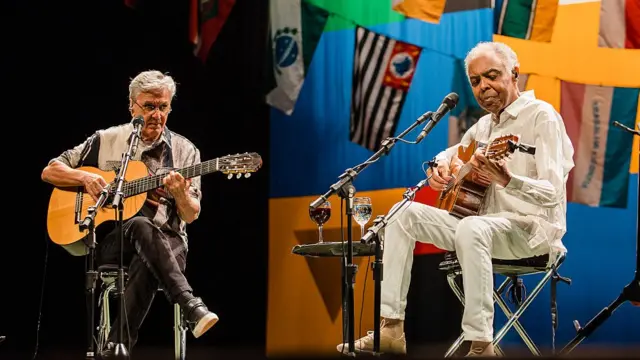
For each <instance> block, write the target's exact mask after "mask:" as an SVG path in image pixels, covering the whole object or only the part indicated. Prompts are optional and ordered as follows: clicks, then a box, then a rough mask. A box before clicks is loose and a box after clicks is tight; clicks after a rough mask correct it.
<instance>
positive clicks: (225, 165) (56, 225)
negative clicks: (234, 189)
mask: <svg viewBox="0 0 640 360" xmlns="http://www.w3.org/2000/svg"><path fill="white" fill-rule="evenodd" d="M261 166H262V158H261V157H260V155H258V154H257V153H244V154H236V155H227V156H222V157H219V158H215V159H212V160H208V161H204V162H201V163H199V164H194V165H191V166H187V167H184V168H182V169H177V170H175V171H176V172H178V173H180V174H181V175H182V176H183V177H184V178H185V179H189V178H193V177H197V176H202V175H206V174H210V173H214V172H221V173H223V174H227V175H228V177H229V179H231V178H233V177H234V176H235V177H237V178H240V177H242V176H244V177H249V176H250V175H251V173H253V172H256V171H258V169H260V167H261ZM78 169H79V170H84V171H87V172H90V173H93V174H98V175H100V176H102V177H103V178H104V180H105V181H106V182H107V189H108V191H109V192H108V194H109V195H108V196H107V200H106V201H105V203H104V204H102V206H101V207H99V208H97V209H96V214H95V218H94V228H98V226H99V225H101V224H103V223H105V222H107V221H115V220H116V219H117V211H116V209H113V207H112V206H110V205H111V201H112V200H113V197H114V195H115V186H116V183H115V178H116V176H118V170H114V171H113V172H109V171H103V170H100V169H98V168H96V167H92V166H83V167H79V168H78ZM148 174H149V171H148V169H147V166H146V165H145V164H144V163H143V162H142V161H136V160H130V161H129V164H128V166H127V172H126V174H125V176H124V183H123V185H122V191H123V203H122V204H123V209H122V219H123V220H126V219H129V218H131V217H133V216H134V215H135V214H137V213H138V211H140V209H142V206H143V205H144V203H145V201H146V200H147V192H148V191H150V190H153V189H156V188H158V187H161V186H163V185H162V179H163V178H164V177H165V176H166V174H159V175H153V176H149V175H148ZM95 205H96V202H95V201H94V200H93V198H92V197H91V196H90V195H89V194H88V193H85V192H84V187H83V186H72V187H54V189H53V191H52V193H51V198H50V199H49V209H48V212H47V231H48V233H49V238H50V239H51V241H52V242H54V243H55V244H57V245H60V246H62V247H63V248H64V249H65V250H67V252H69V253H70V254H71V255H73V256H83V255H86V254H87V253H88V249H87V248H86V246H85V243H84V238H85V236H86V231H84V230H81V229H80V224H81V223H82V222H83V220H84V219H85V217H86V216H87V213H88V209H89V208H90V207H92V206H95Z"/></svg>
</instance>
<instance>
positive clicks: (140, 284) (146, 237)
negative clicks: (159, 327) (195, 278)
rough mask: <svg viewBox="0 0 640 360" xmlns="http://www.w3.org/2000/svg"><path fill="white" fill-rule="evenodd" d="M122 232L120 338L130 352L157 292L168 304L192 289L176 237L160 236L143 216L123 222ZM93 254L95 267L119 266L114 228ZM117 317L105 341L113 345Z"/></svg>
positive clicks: (155, 228)
mask: <svg viewBox="0 0 640 360" xmlns="http://www.w3.org/2000/svg"><path fill="white" fill-rule="evenodd" d="M123 228H124V237H123V242H122V243H123V255H124V256H123V264H124V266H128V269H127V270H126V272H127V273H128V280H127V282H126V284H125V291H124V297H125V311H126V313H125V315H126V319H125V324H124V325H125V326H124V327H123V330H124V333H123V336H122V338H123V339H124V340H123V342H124V343H125V345H127V348H128V349H129V350H130V349H131V348H132V347H133V346H134V345H135V343H136V341H137V339H138V329H139V328H140V326H141V325H142V322H143V321H144V318H145V317H146V315H147V312H148V311H149V309H150V308H151V304H152V303H153V299H154V298H155V295H156V292H157V291H158V289H159V288H161V289H162V291H163V292H164V293H165V295H166V296H167V299H168V300H169V301H170V302H171V303H176V302H177V297H178V295H179V294H180V293H182V292H183V291H192V289H191V287H190V286H189V283H188V282H187V279H186V278H185V276H184V269H185V266H186V255H187V254H186V247H185V245H184V242H183V240H182V239H181V238H180V236H179V235H177V234H175V233H169V232H163V231H162V230H160V229H159V228H158V227H157V226H155V224H153V222H152V221H151V220H150V219H149V218H147V217H144V216H136V217H133V218H131V219H129V220H127V221H125V222H124V225H123ZM96 250H97V251H96V255H97V259H96V260H97V263H98V264H100V265H102V264H119V255H120V252H119V237H118V231H117V228H114V229H113V230H112V231H110V232H109V233H108V234H106V236H105V237H104V239H103V240H102V241H101V242H100V243H99V244H98V246H97V249H96ZM121 315H122V314H118V317H117V319H116V321H115V322H114V324H113V326H112V328H111V332H110V334H109V341H113V342H116V341H117V329H118V326H119V321H121ZM127 323H128V328H129V331H128V332H127Z"/></svg>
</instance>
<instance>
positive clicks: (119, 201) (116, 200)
mask: <svg viewBox="0 0 640 360" xmlns="http://www.w3.org/2000/svg"><path fill="white" fill-rule="evenodd" d="M140 130H141V126H140V125H134V131H133V132H132V133H131V137H130V138H129V148H128V149H127V152H126V153H124V154H123V155H122V162H121V164H120V171H119V172H118V176H117V177H116V190H115V195H114V197H113V202H112V203H111V205H112V207H113V208H114V209H117V220H116V224H117V225H116V227H117V228H118V238H119V239H118V240H119V241H118V242H119V243H120V244H119V247H120V251H119V252H120V256H119V258H120V263H119V264H118V280H117V287H116V293H117V294H118V316H119V317H120V321H119V322H118V328H117V329H116V331H117V332H118V333H117V335H118V336H117V339H118V340H117V341H118V342H117V343H116V344H115V348H114V356H115V357H114V358H115V359H129V357H130V355H129V351H128V350H127V347H126V346H125V345H124V342H123V340H124V339H123V337H124V322H125V317H126V316H125V303H124V269H123V267H124V265H123V257H124V255H123V241H124V228H123V211H124V194H123V191H122V186H123V184H124V176H125V174H126V173H127V167H128V166H129V160H131V157H132V156H133V153H134V152H133V149H134V148H137V147H138V141H139V140H140Z"/></svg>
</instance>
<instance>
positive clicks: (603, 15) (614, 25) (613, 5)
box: [598, 0, 640, 49]
mask: <svg viewBox="0 0 640 360" xmlns="http://www.w3.org/2000/svg"><path fill="white" fill-rule="evenodd" d="M598 35H599V36H598V46H600V47H606V48H616V49H640V0H603V1H601V2H600V25H599V34H598Z"/></svg>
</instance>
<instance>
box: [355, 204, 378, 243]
mask: <svg viewBox="0 0 640 360" xmlns="http://www.w3.org/2000/svg"><path fill="white" fill-rule="evenodd" d="M372 211H373V207H372V206H371V198H368V197H356V198H353V219H354V220H355V221H356V222H357V223H358V224H359V225H360V238H362V237H363V236H364V226H365V225H366V223H368V222H369V219H371V213H372Z"/></svg>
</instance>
